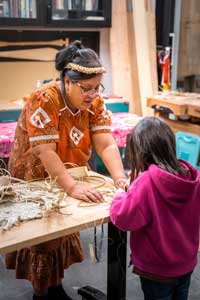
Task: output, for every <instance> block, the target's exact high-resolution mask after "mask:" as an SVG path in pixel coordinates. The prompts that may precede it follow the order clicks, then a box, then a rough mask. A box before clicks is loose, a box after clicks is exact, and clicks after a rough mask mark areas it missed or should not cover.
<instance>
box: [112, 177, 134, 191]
mask: <svg viewBox="0 0 200 300" xmlns="http://www.w3.org/2000/svg"><path fill="white" fill-rule="evenodd" d="M129 184H130V182H129V179H128V180H127V179H126V178H118V179H117V180H115V187H116V188H117V189H119V190H120V191H125V192H126V191H127V189H128V187H129Z"/></svg>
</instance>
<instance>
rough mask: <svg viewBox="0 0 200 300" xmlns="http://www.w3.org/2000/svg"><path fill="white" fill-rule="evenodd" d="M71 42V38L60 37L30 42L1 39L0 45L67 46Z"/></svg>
mask: <svg viewBox="0 0 200 300" xmlns="http://www.w3.org/2000/svg"><path fill="white" fill-rule="evenodd" d="M68 44H69V39H65V40H62V39H59V40H53V41H28V42H7V41H0V47H8V46H9V47H10V46H12V47H14V46H20V47H23V46H42V45H44V46H45V45H48V46H58V47H63V46H65V47H67V46H68Z"/></svg>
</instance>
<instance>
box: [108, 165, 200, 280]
mask: <svg viewBox="0 0 200 300" xmlns="http://www.w3.org/2000/svg"><path fill="white" fill-rule="evenodd" d="M181 163H182V164H183V165H184V166H185V168H188V169H189V170H190V172H191V173H190V175H188V176H181V175H177V176H176V175H173V174H170V173H168V172H166V171H164V170H162V169H161V168H159V167H157V166H156V165H151V166H150V167H149V169H148V170H147V171H145V172H143V173H141V175H140V176H139V177H138V178H137V179H136V180H135V181H134V182H133V183H132V184H131V186H130V187H129V189H128V192H127V193H125V192H121V193H118V194H117V195H116V196H115V198H114V199H113V202H112V204H111V208H110V218H111V221H112V222H113V224H115V225H116V227H118V228H119V229H121V230H123V231H131V237H130V247H131V252H132V254H131V263H132V264H133V265H135V266H136V267H137V268H138V269H140V270H141V271H144V272H146V273H151V274H155V275H159V276H165V277H178V276H180V275H183V274H186V273H188V272H191V271H193V269H194V267H195V265H196V263H197V251H198V246H199V225H200V172H199V171H198V170H196V169H195V168H193V167H192V166H191V165H190V164H189V163H187V162H185V161H181Z"/></svg>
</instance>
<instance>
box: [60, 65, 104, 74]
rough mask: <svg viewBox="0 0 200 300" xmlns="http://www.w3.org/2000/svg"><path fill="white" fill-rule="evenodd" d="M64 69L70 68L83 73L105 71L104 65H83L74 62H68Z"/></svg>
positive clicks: (100, 72)
mask: <svg viewBox="0 0 200 300" xmlns="http://www.w3.org/2000/svg"><path fill="white" fill-rule="evenodd" d="M65 69H71V70H73V71H78V72H80V73H84V74H102V73H105V72H106V70H105V69H104V67H83V66H81V65H77V64H74V63H68V64H67V65H66V67H65Z"/></svg>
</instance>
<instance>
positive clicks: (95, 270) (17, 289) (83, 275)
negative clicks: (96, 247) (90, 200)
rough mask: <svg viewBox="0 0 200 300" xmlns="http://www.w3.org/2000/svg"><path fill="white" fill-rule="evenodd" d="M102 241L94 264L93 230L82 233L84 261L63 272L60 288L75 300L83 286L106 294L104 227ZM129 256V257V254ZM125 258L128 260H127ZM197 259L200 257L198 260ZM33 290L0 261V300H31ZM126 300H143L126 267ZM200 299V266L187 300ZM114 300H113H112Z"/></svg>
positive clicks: (138, 285)
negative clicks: (17, 278)
mask: <svg viewBox="0 0 200 300" xmlns="http://www.w3.org/2000/svg"><path fill="white" fill-rule="evenodd" d="M104 231H105V233H104V239H103V244H102V249H101V257H100V262H98V263H93V262H92V260H91V257H90V255H89V247H88V245H89V243H93V238H94V229H93V228H91V229H88V230H85V231H83V232H81V238H82V241H83V246H84V249H85V255H86V259H85V261H84V262H82V263H81V264H75V265H73V266H72V267H70V268H69V269H68V270H67V271H66V272H65V278H64V281H63V286H64V288H65V290H66V291H67V293H68V294H69V295H70V296H71V297H72V298H73V299H74V300H81V297H80V296H79V295H78V294H77V289H78V288H79V287H82V286H84V285H91V286H93V287H96V288H98V289H99V290H101V291H102V292H106V263H107V238H106V236H107V233H106V231H107V226H106V225H104ZM100 233H101V228H100V227H98V230H97V236H98V240H99V239H100ZM128 256H129V254H128ZM128 256H127V257H128ZM199 258H200V256H199ZM31 299H32V287H31V284H30V283H29V282H27V281H25V280H16V279H15V273H14V271H10V270H9V271H8V270H6V269H5V267H4V263H3V257H0V300H31ZM126 299H127V300H143V296H142V292H141V289H140V283H139V279H138V277H137V276H136V275H134V274H132V272H131V268H128V267H127V298H126ZM199 299H200V263H199V265H198V266H197V267H196V269H195V271H194V273H193V276H192V281H191V286H190V297H189V300H199ZM112 300H114V299H112Z"/></svg>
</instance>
